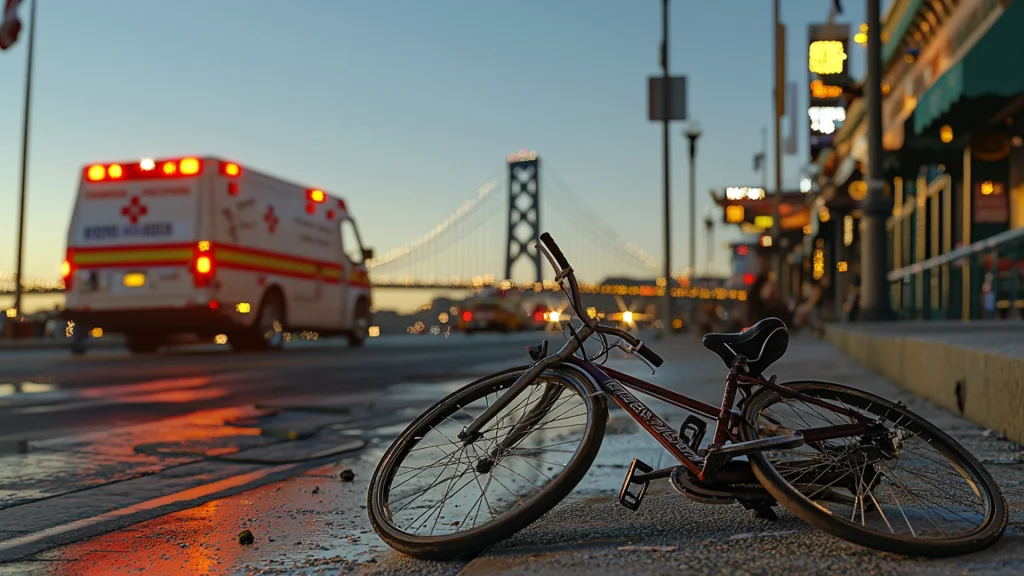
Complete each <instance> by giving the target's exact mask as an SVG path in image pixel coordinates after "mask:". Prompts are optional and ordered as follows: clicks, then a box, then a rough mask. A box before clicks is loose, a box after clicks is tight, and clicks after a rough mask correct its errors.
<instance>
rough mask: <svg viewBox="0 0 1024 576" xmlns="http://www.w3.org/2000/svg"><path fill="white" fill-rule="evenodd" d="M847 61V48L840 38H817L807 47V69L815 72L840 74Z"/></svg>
mask: <svg viewBox="0 0 1024 576" xmlns="http://www.w3.org/2000/svg"><path fill="white" fill-rule="evenodd" d="M845 62H846V50H845V48H844V47H843V43H842V42H840V41H839V40H817V41H815V42H811V45H810V46H809V47H808V49H807V69H808V70H810V71H811V72H812V73H814V74H839V73H841V72H842V71H843V66H844V65H845Z"/></svg>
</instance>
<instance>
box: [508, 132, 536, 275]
mask: <svg viewBox="0 0 1024 576" xmlns="http://www.w3.org/2000/svg"><path fill="white" fill-rule="evenodd" d="M507 160H508V242H507V245H506V255H505V278H506V279H511V278H512V265H513V264H515V263H516V261H517V260H519V259H520V258H524V259H526V260H532V261H533V267H534V270H535V274H536V276H535V279H534V282H540V281H541V280H542V279H543V275H542V272H543V270H542V268H541V263H540V251H538V250H536V249H535V248H534V247H533V244H534V243H535V242H538V241H539V240H540V158H538V157H537V153H536V152H533V151H527V150H520V151H519V152H516V153H513V154H509V155H508V158H507Z"/></svg>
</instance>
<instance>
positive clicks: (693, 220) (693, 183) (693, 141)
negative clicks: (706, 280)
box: [686, 134, 699, 278]
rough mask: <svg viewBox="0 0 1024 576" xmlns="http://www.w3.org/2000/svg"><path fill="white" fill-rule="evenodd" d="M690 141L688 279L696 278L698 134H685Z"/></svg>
mask: <svg viewBox="0 0 1024 576" xmlns="http://www.w3.org/2000/svg"><path fill="white" fill-rule="evenodd" d="M686 137H687V138H689V139H690V277H691V278H697V138H698V137H699V134H687V135H686Z"/></svg>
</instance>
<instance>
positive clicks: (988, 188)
mask: <svg viewBox="0 0 1024 576" xmlns="http://www.w3.org/2000/svg"><path fill="white" fill-rule="evenodd" d="M995 189H996V187H995V186H993V185H992V182H991V181H989V180H986V181H985V182H982V183H981V195H982V196H991V195H992V192H994V191H995Z"/></svg>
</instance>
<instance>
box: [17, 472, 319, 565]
mask: <svg viewBox="0 0 1024 576" xmlns="http://www.w3.org/2000/svg"><path fill="white" fill-rule="evenodd" d="M298 466H299V464H282V465H280V466H274V467H272V468H263V469H260V470H254V471H252V472H248V473H246V474H239V475H237V476H231V477H228V478H224V479H223V480H218V481H216V482H211V483H209V484H203V485H202V486H196V487H194V488H189V489H187V490H182V491H181V492H176V493H174V494H168V495H167V496H160V497H159V498H153V499H151V500H146V501H145V502H139V503H138V504H133V505H131V506H126V507H124V508H120V509H118V510H111V511H110V512H106V513H103V514H100V515H98V516H93V517H91V518H83V519H81V520H75V521H74V522H69V523H68V524H64V525H62V526H55V527H53V528H47V529H46V530H40V531H39V532H33V533H32V534H26V535H25V536H19V537H17V538H12V539H10V540H5V541H3V542H0V552H6V551H8V550H12V549H14V548H18V547H20V546H25V545H27V544H34V543H36V542H39V541H41V540H45V539H47V538H52V537H53V536H58V535H60V534H66V533H68V532H72V531H74V530H80V529H82V528H88V527H89V526H95V525H97V524H102V523H103V522H108V521H111V520H116V519H118V518H123V517H125V516H129V515H132V514H136V513H138V512H144V511H146V510H155V509H157V508H162V507H164V506H169V505H171V504H176V503H179V502H188V501H192V500H197V499H199V498H203V497H205V496H212V495H214V494H217V493H219V492H222V491H224V490H228V489H231V488H237V487H239V486H245V485H246V484H250V483H253V482H256V481H257V480H260V479H263V478H266V477H267V476H270V475H272V474H276V473H279V472H284V471H285V470H290V469H292V468H296V467H298Z"/></svg>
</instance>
